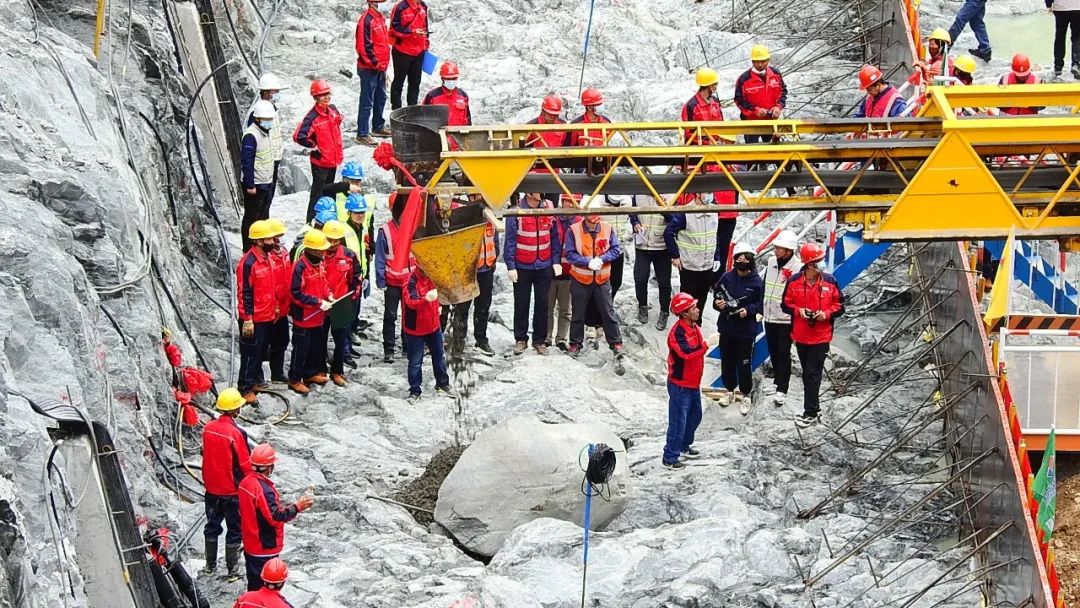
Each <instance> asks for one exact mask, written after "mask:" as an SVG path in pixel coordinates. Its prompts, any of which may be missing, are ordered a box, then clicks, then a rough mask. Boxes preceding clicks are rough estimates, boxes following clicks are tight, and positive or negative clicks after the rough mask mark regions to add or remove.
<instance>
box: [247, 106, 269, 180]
mask: <svg viewBox="0 0 1080 608" xmlns="http://www.w3.org/2000/svg"><path fill="white" fill-rule="evenodd" d="M275 122H276V121H275ZM244 135H251V136H252V137H254V138H255V170H254V176H255V183H256V184H270V183H273V181H274V145H273V142H272V140H271V138H270V135H269V134H267V133H266V132H265V131H263V130H262V129H260V128H259V126H258V125H256V124H250V125H248V128H246V129H244Z"/></svg>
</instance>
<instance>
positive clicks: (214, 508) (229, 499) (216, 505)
mask: <svg viewBox="0 0 1080 608" xmlns="http://www.w3.org/2000/svg"><path fill="white" fill-rule="evenodd" d="M203 502H204V506H205V507H206V525H205V526H203V536H205V537H206V538H211V539H214V540H217V537H219V536H221V531H222V527H221V522H225V527H226V528H227V529H228V532H226V533H225V544H226V545H239V544H240V543H241V542H242V541H243V536H241V534H240V499H239V498H238V497H237V496H218V495H217V494H211V493H209V492H207V493H206V495H205V497H204V499H203Z"/></svg>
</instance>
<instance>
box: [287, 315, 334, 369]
mask: <svg viewBox="0 0 1080 608" xmlns="http://www.w3.org/2000/svg"><path fill="white" fill-rule="evenodd" d="M325 369H326V329H325V325H320V326H319V327H296V326H295V325H294V326H293V331H292V359H291V360H290V361H289V382H300V381H301V380H304V379H306V378H310V377H312V376H314V375H315V374H320V373H322V372H323V371H324V370H325Z"/></svg>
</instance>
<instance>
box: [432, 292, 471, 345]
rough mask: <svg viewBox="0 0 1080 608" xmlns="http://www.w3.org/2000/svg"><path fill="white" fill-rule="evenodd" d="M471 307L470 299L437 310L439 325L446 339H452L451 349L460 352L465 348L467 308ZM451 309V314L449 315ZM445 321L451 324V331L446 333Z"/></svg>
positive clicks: (467, 326)
mask: <svg viewBox="0 0 1080 608" xmlns="http://www.w3.org/2000/svg"><path fill="white" fill-rule="evenodd" d="M470 308H472V300H468V301H466V302H462V303H460V304H454V305H447V306H443V307H442V308H441V309H440V311H439V327H440V328H441V329H442V332H443V335H444V336H446V339H447V340H453V342H454V344H453V349H452V350H454V351H456V352H461V350H462V349H464V348H465V336H466V334H468V333H469V309H470ZM451 309H453V311H452V312H453V313H454V314H453V315H451V314H450V313H451ZM447 323H452V324H453V328H452V329H453V331H451V332H449V333H447V329H448V328H447Z"/></svg>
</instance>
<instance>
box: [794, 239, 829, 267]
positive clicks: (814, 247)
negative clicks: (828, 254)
mask: <svg viewBox="0 0 1080 608" xmlns="http://www.w3.org/2000/svg"><path fill="white" fill-rule="evenodd" d="M799 259H800V260H801V261H802V263H803V264H813V263H814V262H820V261H821V260H824V259H825V247H824V246H823V245H822V244H821V243H812V242H811V243H803V246H802V247H799Z"/></svg>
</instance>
